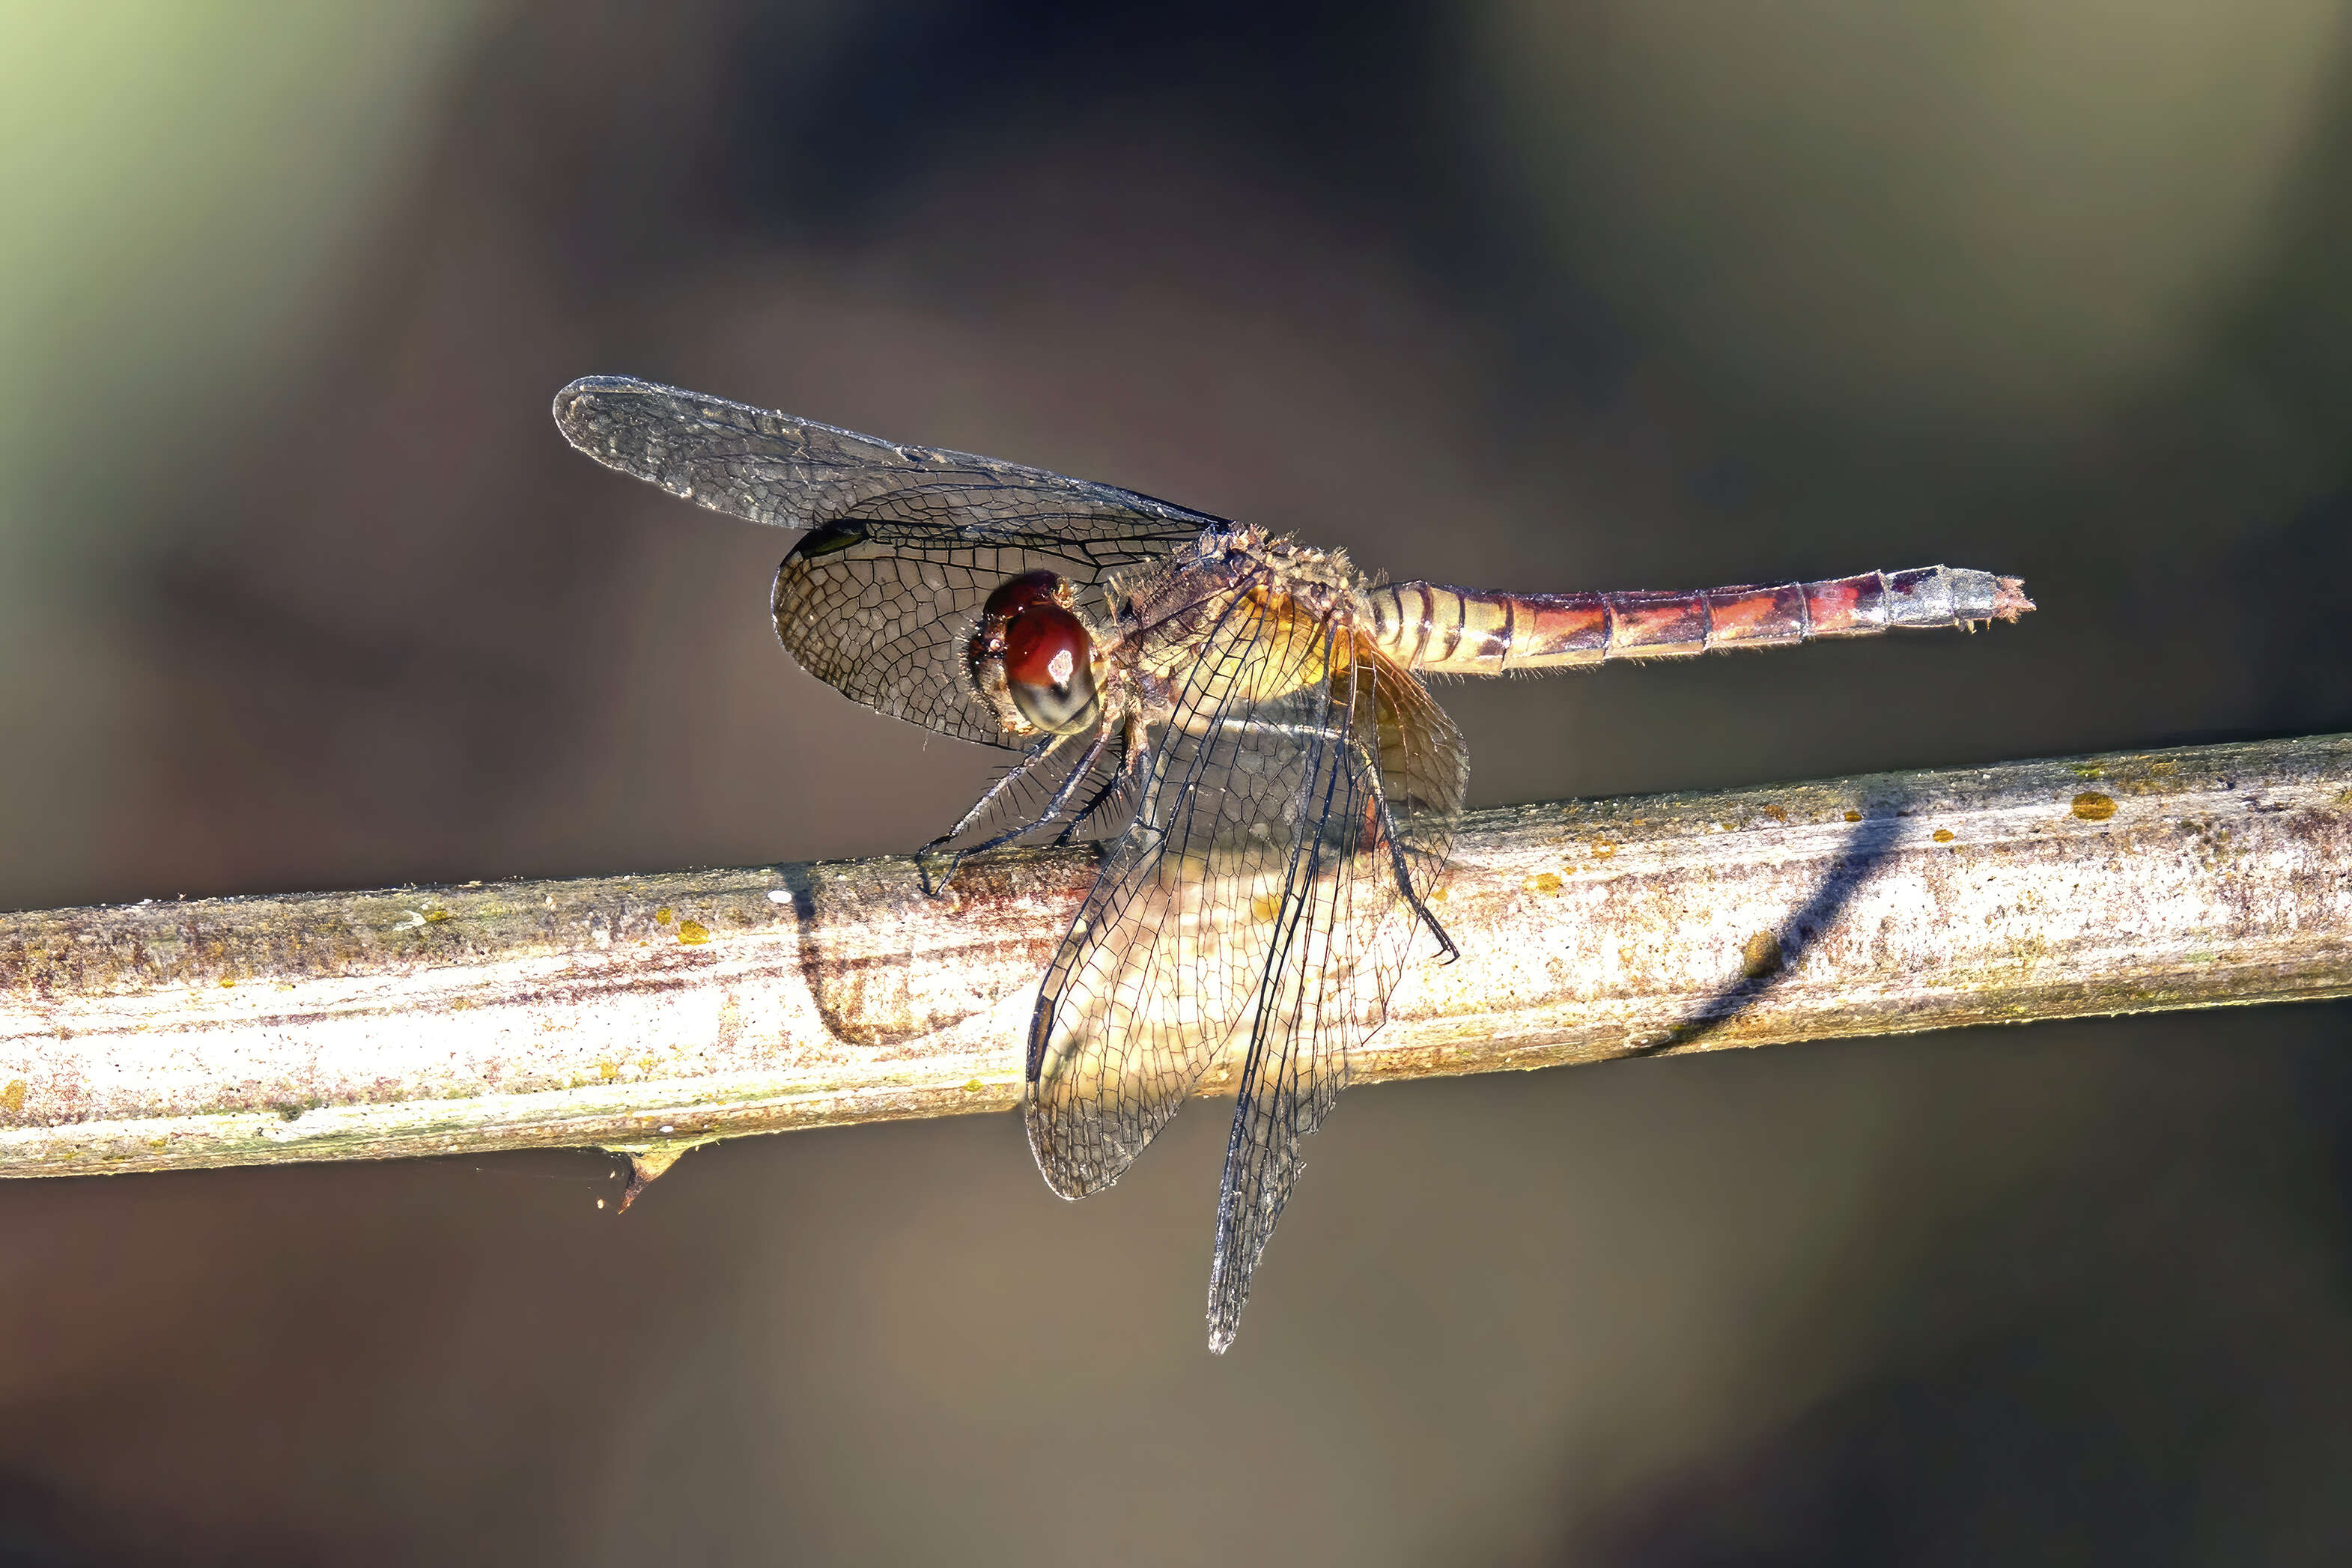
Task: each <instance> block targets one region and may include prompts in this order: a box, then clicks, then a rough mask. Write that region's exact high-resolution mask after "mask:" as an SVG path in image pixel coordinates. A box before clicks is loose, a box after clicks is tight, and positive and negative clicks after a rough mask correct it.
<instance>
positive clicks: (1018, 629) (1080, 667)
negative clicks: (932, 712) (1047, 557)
mask: <svg viewBox="0 0 2352 1568" xmlns="http://www.w3.org/2000/svg"><path fill="white" fill-rule="evenodd" d="M1072 599H1073V595H1072V592H1071V589H1070V584H1068V583H1067V582H1066V581H1064V580H1063V579H1062V578H1061V577H1059V576H1057V575H1055V574H1054V573H1051V572H1024V573H1023V574H1021V575H1020V576H1018V577H1013V578H1008V579H1007V580H1006V581H1005V582H1003V584H1000V585H999V586H998V587H997V589H996V591H995V592H994V593H992V594H991V595H989V596H988V603H987V604H986V605H984V606H982V610H981V616H980V625H979V626H978V628H977V629H975V630H974V631H973V633H972V635H971V644H970V646H969V647H967V649H966V651H965V664H966V667H967V668H968V669H969V670H970V672H971V683H972V688H973V689H974V690H976V691H977V692H978V693H979V694H980V696H981V699H982V700H983V701H985V702H987V703H989V704H990V705H991V706H992V707H993V708H994V709H995V710H996V711H997V716H998V718H1000V719H1001V720H1002V721H1003V724H1004V727H1005V729H1007V730H1009V731H1013V733H1016V734H1033V733H1035V732H1037V731H1045V732H1046V733H1048V734H1056V735H1075V734H1079V733H1082V732H1084V731H1087V730H1091V729H1093V728H1094V727H1095V726H1096V725H1097V723H1098V722H1099V721H1100V720H1101V717H1102V702H1101V697H1100V693H1099V692H1098V690H1097V687H1096V684H1095V664H1096V661H1097V658H1098V657H1099V654H1098V652H1097V648H1096V646H1095V638H1094V634H1093V633H1092V632H1090V631H1088V630H1087V624H1086V623H1085V622H1084V621H1082V620H1080V619H1079V618H1078V616H1077V614H1076V611H1075V610H1074V609H1073V608H1072Z"/></svg>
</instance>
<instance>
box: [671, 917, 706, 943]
mask: <svg viewBox="0 0 2352 1568" xmlns="http://www.w3.org/2000/svg"><path fill="white" fill-rule="evenodd" d="M677 940H678V941H680V942H684V943H686V945H687V946H688V947H695V946H698V945H699V944H701V943H703V942H709V940H710V928H709V926H707V925H704V924H703V923H702V922H701V921H678V922H677Z"/></svg>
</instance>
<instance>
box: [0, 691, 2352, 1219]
mask: <svg viewBox="0 0 2352 1568" xmlns="http://www.w3.org/2000/svg"><path fill="white" fill-rule="evenodd" d="M1090 868H1091V858H1090V857H1089V856H1088V855H1087V854H1085V853H1081V852H1060V853H1024V854H1016V855H1011V856H1006V857H1003V858H996V859H994V860H992V861H982V862H980V863H978V864H973V865H970V866H967V867H966V868H964V869H963V871H962V872H961V873H960V874H959V877H958V879H957V882H956V884H955V886H954V888H953V889H952V890H951V891H950V893H948V894H947V895H946V896H944V897H941V898H937V899H933V898H929V897H926V896H925V895H924V894H923V892H922V891H921V889H920V888H919V885H918V883H917V879H916V876H915V872H914V868H913V865H912V863H911V862H910V861H908V860H905V859H883V860H863V861H848V862H842V863H838V864H825V865H811V866H781V867H773V868H763V869H757V870H740V871H701V872H679V873H675V874H670V875H665V876H653V877H604V878H593V879H584V880H580V881H563V882H503V883H498V884H494V885H490V886H483V885H480V884H468V885H467V886H466V887H462V888H407V889H397V890H394V891H388V892H373V893H310V894H301V895H297V896H294V897H290V898H248V899H218V900H189V901H185V902H174V903H145V904H140V905H135V906H130V907H122V908H106V909H84V910H55V911H49V912H42V913H30V914H18V915H5V916H0V1173H5V1174H10V1175H27V1176H29V1175H51V1174H68V1173H84V1172H102V1171H142V1170H162V1169H169V1168H177V1167H186V1166H209V1165H226V1164H240V1163H261V1162H278V1161H295V1160H325V1159H382V1158H390V1157H396V1156H406V1155H424V1154H441V1153H449V1152H474V1151H481V1150H489V1149H510V1148H520V1147H526V1146H581V1145H601V1146H603V1147H605V1148H608V1149H615V1150H622V1151H626V1152H632V1153H633V1154H635V1155H636V1156H637V1157H638V1158H639V1161H640V1168H639V1173H640V1179H641V1180H643V1179H649V1177H650V1175H652V1174H654V1173H657V1172H658V1169H659V1167H660V1166H661V1165H662V1164H663V1163H666V1162H667V1158H670V1157H674V1155H675V1153H676V1152H677V1149H679V1148H680V1147H683V1146H686V1145H689V1144H691V1143H693V1142H700V1141H706V1140H709V1139H711V1138H719V1137H728V1136H732V1135H735V1134H740V1133H747V1132H764V1131H774V1130H778V1129H782V1128H794V1127H813V1126H823V1125H828V1124H833V1123H840V1122H852V1121H872V1120H876V1119H878V1118H886V1117H912V1116H940V1115H946V1114H950V1113H952V1112H958V1111H967V1110H1004V1109H1006V1108H1008V1107H1010V1106H1013V1104H1015V1103H1017V1101H1018V1099H1019V1092H1020V1084H1021V1070H1022V1059H1021V1042H1022V1041H1023V1039H1024V1035H1025V1028H1026V1025H1027V1021H1028V1016H1029V1010H1030V1006H1031V1003H1032V1000H1033V998H1034V994H1035V991H1036V985H1037V980H1038V977H1039V975H1040V974H1041V973H1043V971H1044V969H1045V963H1046V960H1047V957H1048V956H1049V954H1050V953H1051V952H1052V949H1053V946H1054V943H1055V940H1056V939H1057V938H1058V937H1059V936H1060V934H1061V932H1062V930H1063V928H1064V926H1065V925H1066V923H1067V922H1068V920H1069V917H1070V912H1071V910H1072V909H1073V907H1074V906H1075V904H1076V900H1077V898H1078V896H1079V893H1080V891H1081V889H1083V887H1084V885H1085V883H1086V880H1087V876H1088V874H1089V871H1090ZM2347 868H2352V736H2324V737H2317V738H2313V739H2308V740H2300V741H2287V742H2267V743H2263V744H2255V745H2235V746H2209V747H2201V748H2196V749H2189V750H2181V751H2171V752H2147V753H2136V754H2127V755H2117V756H2105V757H2091V758H2084V759H2079V760H2075V761H2061V762H2036V763H2014V764H2010V765H2005V766H2001V767H1993V768H1984V769H1969V770H1960V771H1954V772H1944V773H1886V774H1878V775H1874V776H1869V777H1864V778H1853V779H1842V780H1836V781H1833V782H1829V783H1821V784H1791V785H1782V786H1777V787H1772V788H1765V789H1750V790H1738V791H1733V792H1730V793H1727V794H1721V795H1656V796H1651V797H1647V798H1643V799H1629V800H1614V801H1600V802H1571V803H1569V804H1567V805H1538V806H1525V807H1520V808H1517V809H1514V810H1507V811H1493V812H1486V813H1481V814H1478V815H1476V816H1472V817H1470V818H1468V819H1467V820H1466V821H1465V824H1464V829H1463V833H1462V836H1461V837H1460V839H1459V841H1458V844H1457V847H1456V849H1455V854H1454V870H1453V872H1452V874H1451V877H1450V879H1449V881H1448V883H1447V884H1446V886H1445V887H1444V889H1442V890H1441V892H1440V894H1439V896H1438V898H1437V900H1436V901H1435V904H1434V907H1435V909H1436V910H1437V911H1438V913H1439V916H1440V918H1441V919H1442V920H1443V921H1444V923H1445V924H1446V925H1447V927H1448V928H1449V929H1450V930H1451V931H1452V932H1453V934H1454V939H1455V940H1456V941H1457V942H1459V943H1460V944H1461V948H1462V954H1463V956H1462V958H1461V961H1460V962H1458V963H1453V964H1450V965H1444V964H1439V963H1435V962H1433V961H1432V962H1425V963H1417V964H1416V965H1415V966H1414V967H1413V968H1412V970H1411V971H1410V972H1409V973H1408V974H1407V976H1406V979H1405V981H1404V984H1403V985H1402V988H1401V989H1400V991H1399V993H1398V995H1397V998H1396V1004H1395V1009H1394V1016H1393V1018H1392V1020H1391V1023H1390V1024H1389V1025H1388V1026H1386V1027H1385V1028H1384V1029H1382V1030H1381V1032H1380V1033H1379V1034H1378V1035H1377V1036H1375V1037H1373V1039H1372V1040H1371V1041H1370V1044H1369V1045H1368V1046H1367V1047H1364V1048H1363V1049H1362V1050H1361V1051H1360V1053H1359V1055H1358V1058H1357V1061H1356V1068H1355V1073H1354V1080H1355V1081H1357V1082H1366V1081H1372V1082H1378V1081H1381V1080H1384V1079H1402V1078H1419V1077H1423V1076H1427V1075H1431V1074H1438V1073H1466V1072H1490V1071H1495V1070H1498V1069H1501V1068H1539V1067H1550V1066H1554V1065H1556V1064H1559V1063H1564V1062H1588V1061H1597V1060H1601V1059H1603V1058H1611V1057H1619V1056H1625V1055H1628V1054H1633V1053H1637V1052H1664V1051H1690V1050H1712V1049H1717V1048H1720V1047H1727V1046H1755V1045H1765V1044H1769V1043H1772V1042H1776V1041H1783V1040H1802V1039H1819V1038H1822V1037H1831V1036H1851V1035H1885V1034H1896V1033H1902V1032H1906V1031H1911V1030H1918V1029H1937V1028H1947V1027H1950V1026H1956V1025H1963V1024H1984V1023H2008V1022H2023V1021H2027V1020H2031V1019H2037V1018H2059V1017H2074V1016H2084V1015H2092V1014H2112V1013H2127V1012H2137V1011H2144V1010H2152V1009H2158V1008H2172V1007H2199V1006H2210V1005H2219V1004H2223V1003H2247V1002H2274V1001H2288V1000H2300V999H2305V998H2312V997H2323V996H2338V995H2344V994H2352V878H2347V875H2346V872H2347ZM1424 942H1425V939H1424ZM1425 945H1426V943H1425ZM1235 1065H1236V1064H1235V1063H1234V1062H1228V1063H1226V1064H1225V1065H1224V1066H1223V1067H1221V1068H1213V1069H1212V1071H1211V1074H1210V1081H1209V1082H1208V1083H1207V1084H1206V1085H1205V1086H1204V1091H1205V1092H1214V1091H1215V1090H1216V1089H1219V1088H1221V1087H1229V1086H1230V1081H1231V1074H1232V1072H1233V1071H1234V1066H1235Z"/></svg>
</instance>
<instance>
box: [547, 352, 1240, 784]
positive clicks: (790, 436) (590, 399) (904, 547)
mask: <svg viewBox="0 0 2352 1568" xmlns="http://www.w3.org/2000/svg"><path fill="white" fill-rule="evenodd" d="M555 422H556V425H557V426H558V427H559V428H561V429H562V432H563V436H564V438H565V439H566V440H568V441H570V442H571V443H572V445H573V446H574V447H578V448H580V450H581V451H583V452H584V453H586V454H587V455H588V456H589V457H591V458H595V459H596V460H597V461H598V462H600V463H603V464H604V466H605V467H607V468H617V469H619V470H620V471H621V472H623V473H625V474H631V475H634V476H635V477H636V478H638V479H646V480H648V481H650V482H651V483H654V484H656V485H659V486H661V487H662V489H666V490H667V491H669V492H670V493H671V494H672V495H675V496H678V497H681V498H683V499H685V500H691V501H693V502H695V503H696V504H697V505H698V506H704V507H709V509H711V510H714V511H723V512H728V513H730V514H732V515H733V516H736V517H740V518H745V519H748V520H749V521H753V522H760V523H766V524H769V525H771V526H773V527H778V528H795V529H799V528H805V529H814V530H816V532H814V533H812V534H811V535H809V536H808V537H807V538H805V539H803V540H802V541H801V542H800V543H799V544H798V545H797V546H796V547H795V548H794V549H793V552H792V553H791V554H790V555H788V556H787V557H785V560H784V564H783V567H782V570H780V571H779V572H778V573H777V574H776V585H775V594H774V598H773V607H774V610H775V616H776V630H777V635H778V636H779V637H782V639H783V642H784V646H785V647H787V648H789V649H790V650H791V651H792V654H793V658H797V659H799V660H800V661H801V663H802V664H803V666H805V667H806V668H808V669H809V670H810V672H811V673H813V674H814V675H816V676H817V677H818V678H819V679H823V680H825V681H828V682H830V683H832V684H833V685H835V686H836V687H838V688H840V689H841V690H842V691H843V692H845V694H847V695H848V696H850V697H852V698H854V699H856V700H858V701H860V702H863V703H865V704H866V705H867V706H868V707H871V708H875V709H877V710H880V711H882V712H885V713H888V714H890V715H891V716H892V717H894V718H899V719H905V720H908V721H910V722H912V723H917V724H921V725H923V726H924V727H926V728H928V729H933V730H939V731H943V732H945V733H948V734H950V735H957V736H961V737H962V738H964V739H966V740H973V741H982V742H991V743H994V744H1003V743H1006V742H1005V738H1004V737H1003V735H1002V734H1001V733H1000V732H999V731H998V729H997V726H996V723H995V721H994V719H993V718H992V716H991V715H990V714H989V713H988V712H987V710H985V709H984V708H982V706H981V705H980V704H978V703H977V702H976V701H968V700H966V696H965V694H966V692H967V691H968V685H969V683H968V682H967V680H966V679H965V677H964V674H963V670H962V668H961V650H962V647H963V640H964V637H965V636H966V635H967V633H968V631H969V626H970V623H971V621H972V620H973V619H974V618H975V617H976V616H977V615H978V613H979V609H980V605H981V603H982V600H984V599H985V598H986V597H987V596H988V595H989V594H990V593H991V592H992V590H993V589H994V588H995V586H996V584H999V583H1001V582H1002V581H1003V579H1004V578H1006V577H1009V576H1013V575H1016V574H1019V573H1022V572H1029V571H1037V570H1050V571H1053V572H1056V573H1059V574H1061V575H1062V576H1064V577H1066V578H1068V579H1069V580H1070V581H1071V582H1072V583H1073V584H1076V586H1077V588H1078V592H1079V604H1080V608H1081V609H1082V610H1096V611H1098V610H1099V609H1100V608H1101V605H1102V600H1103V597H1104V595H1106V593H1107V592H1108V590H1107V588H1106V587H1105V584H1104V579H1105V578H1106V577H1107V576H1108V574H1111V573H1113V572H1117V571H1118V570H1119V569H1121V568H1123V567H1130V566H1136V565H1140V564H1142V563H1147V562H1153V561H1158V560H1160V558H1161V557H1163V556H1165V555H1167V554H1168V553H1169V552H1171V551H1172V550H1174V549H1176V548H1177V547H1178V546H1179V545H1181V544H1182V543H1184V542H1187V541H1189V540H1192V539H1193V538H1195V537H1197V536H1198V535H1199V534H1200V533H1202V531H1206V530H1211V529H1223V528H1227V527H1229V526H1231V525H1230V524H1228V523H1226V522H1225V521H1223V519H1221V518H1215V517H1212V516H1210V515H1208V514H1207V513H1205V512H1197V511H1192V510H1189V509H1187V508H1184V507H1181V506H1176V505H1173V504H1171V503H1170V502H1168V501H1163V500H1154V499H1152V498H1151V497H1150V496H1143V495H1138V494H1136V493H1135V492H1134V491H1132V490H1123V489H1118V488H1117V487H1115V486H1111V485H1100V484H1095V483H1093V482H1091V481H1089V480H1086V479H1068V478H1066V477H1064V476H1063V475H1060V474H1055V473H1049V472H1047V471H1046V470H1045V469H1043V468H1024V467H1023V466H1022V465H1020V464H1018V463H1006V462H1001V461H999V460H997V459H996V458H982V457H975V456H973V455H972V454H971V453H968V452H950V451H943V450H940V449H939V448H936V447H904V446H898V445H896V444H894V443H891V442H888V441H882V440H877V439H876V438H875V437H871V436H860V435H858V434H856V432H855V431H850V430H839V429H835V427H834V426H830V425H820V424H818V423H817V422H815V421H814V420H811V419H798V418H795V417H793V416H791V415H789V414H778V413H773V412H772V411H770V410H767V409H762V408H753V407H751V406H750V405H745V404H740V403H730V402H728V401H726V400H725V399H723V398H717V397H708V396H705V395H701V394H699V393H693V392H685V391H681V390H679V389H678V388H677V387H671V386H660V385H656V384H654V383H652V382H646V381H637V380H635V379H633V378H631V377H628V376H589V377H586V378H584V379H583V380H580V381H575V382H573V383H572V384H571V385H569V386H567V387H565V388H564V389H563V390H562V392H560V393H558V394H557V395H556V398H555Z"/></svg>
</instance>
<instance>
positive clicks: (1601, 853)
mask: <svg viewBox="0 0 2352 1568" xmlns="http://www.w3.org/2000/svg"><path fill="white" fill-rule="evenodd" d="M1634 826H1637V827H1638V826H1641V825H1640V824H1639V823H1636V824H1634ZM1616 853H1617V846H1615V845H1614V844H1603V843H1601V842H1600V841H1599V840H1598V839H1595V840H1594V841H1593V845H1592V858H1594V859H1595V860H1606V859H1608V858H1609V857H1611V856H1612V855H1614V854H1616Z"/></svg>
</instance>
